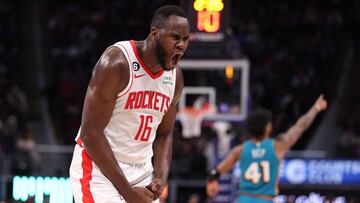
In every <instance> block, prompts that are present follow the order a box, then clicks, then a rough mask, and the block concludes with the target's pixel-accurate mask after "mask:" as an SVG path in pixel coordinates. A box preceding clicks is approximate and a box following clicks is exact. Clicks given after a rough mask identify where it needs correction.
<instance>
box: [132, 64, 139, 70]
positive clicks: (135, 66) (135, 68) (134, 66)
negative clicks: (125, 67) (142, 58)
mask: <svg viewBox="0 0 360 203" xmlns="http://www.w3.org/2000/svg"><path fill="white" fill-rule="evenodd" d="M132 68H133V69H134V71H138V70H139V69H140V64H139V63H138V62H133V63H132Z"/></svg>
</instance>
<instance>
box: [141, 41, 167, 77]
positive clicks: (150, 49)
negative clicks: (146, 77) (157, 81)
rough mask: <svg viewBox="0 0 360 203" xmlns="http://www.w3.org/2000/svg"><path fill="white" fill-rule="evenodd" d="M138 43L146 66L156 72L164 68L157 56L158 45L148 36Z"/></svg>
mask: <svg viewBox="0 0 360 203" xmlns="http://www.w3.org/2000/svg"><path fill="white" fill-rule="evenodd" d="M135 44H136V48H137V50H138V52H139V55H140V58H141V60H142V62H143V63H144V64H145V65H146V67H147V68H148V69H149V70H150V71H151V72H152V73H154V74H156V73H158V72H159V71H161V70H162V68H161V66H160V64H159V62H158V60H157V57H156V51H155V49H156V47H155V45H154V44H153V43H152V42H151V40H150V39H149V38H146V40H144V41H139V42H138V43H135Z"/></svg>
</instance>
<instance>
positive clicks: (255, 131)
mask: <svg viewBox="0 0 360 203" xmlns="http://www.w3.org/2000/svg"><path fill="white" fill-rule="evenodd" d="M271 120H272V113H271V112H270V111H268V110H266V109H261V108H260V109H257V110H255V111H253V112H252V113H251V114H250V115H249V116H248V117H247V119H246V122H245V123H246V124H245V125H246V130H247V132H248V133H249V134H250V135H251V136H254V137H256V138H261V136H262V135H263V134H264V132H265V128H266V125H267V124H268V123H269V122H271Z"/></svg>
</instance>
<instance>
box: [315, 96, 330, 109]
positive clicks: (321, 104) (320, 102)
mask: <svg viewBox="0 0 360 203" xmlns="http://www.w3.org/2000/svg"><path fill="white" fill-rule="evenodd" d="M314 108H315V109H316V110H317V111H318V112H321V111H324V110H325V109H326V108H327V101H326V100H325V99H324V95H323V94H321V95H320V96H319V97H318V98H317V100H316V102H315V103H314Z"/></svg>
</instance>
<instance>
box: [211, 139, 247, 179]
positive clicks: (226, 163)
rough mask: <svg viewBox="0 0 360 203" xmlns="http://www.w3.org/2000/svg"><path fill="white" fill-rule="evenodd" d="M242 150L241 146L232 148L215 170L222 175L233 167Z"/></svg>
mask: <svg viewBox="0 0 360 203" xmlns="http://www.w3.org/2000/svg"><path fill="white" fill-rule="evenodd" d="M242 149H243V146H242V145H238V146H236V147H234V148H233V149H232V150H231V151H230V153H229V154H228V155H227V156H226V158H225V159H224V160H223V161H222V162H220V164H219V165H217V167H216V169H217V170H218V172H219V173H220V174H224V173H226V172H228V171H230V170H231V169H232V168H233V167H234V165H235V163H236V162H237V161H238V160H239V159H240V155H241V152H242Z"/></svg>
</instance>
